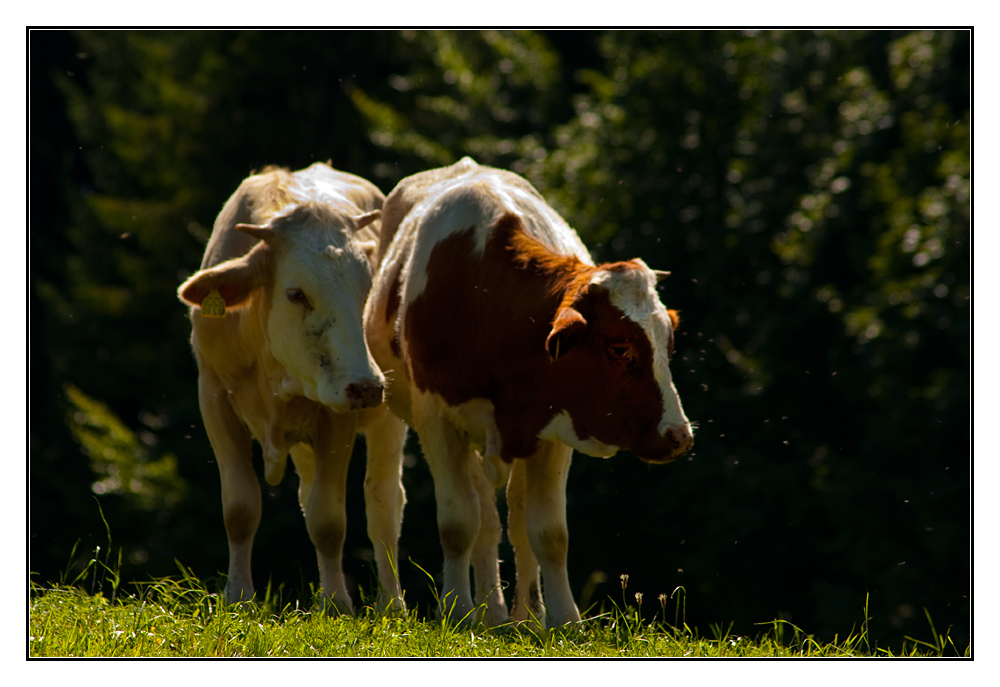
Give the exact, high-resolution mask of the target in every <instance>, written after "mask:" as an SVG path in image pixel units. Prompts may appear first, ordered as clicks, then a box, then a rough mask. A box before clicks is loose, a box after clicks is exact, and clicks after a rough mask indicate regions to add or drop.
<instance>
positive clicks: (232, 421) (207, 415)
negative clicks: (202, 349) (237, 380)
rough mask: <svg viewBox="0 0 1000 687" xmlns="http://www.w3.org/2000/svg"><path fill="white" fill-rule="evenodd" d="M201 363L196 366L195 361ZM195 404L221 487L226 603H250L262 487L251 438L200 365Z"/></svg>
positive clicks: (222, 391)
mask: <svg viewBox="0 0 1000 687" xmlns="http://www.w3.org/2000/svg"><path fill="white" fill-rule="evenodd" d="M199 362H200V361H199ZM199 366H200V367H201V370H200V375H199V377H198V402H199V405H200V406H201V417H202V421H203V422H204V423H205V431H206V432H207V433H208V440H209V442H210V443H211V444H212V450H213V451H214V452H215V462H216V463H217V464H218V466H219V478H220V480H221V482H222V517H223V521H224V522H225V525H226V538H227V539H228V540H229V577H228V579H227V581H226V588H225V590H224V591H223V598H224V599H225V601H226V602H227V603H233V602H235V601H249V600H251V599H252V598H253V595H254V588H253V578H252V575H251V573H250V556H251V552H252V551H253V538H254V535H255V534H256V533H257V527H258V525H260V510H261V501H260V484H259V483H258V482H257V474H256V473H255V472H254V469H253V463H252V462H251V455H252V454H251V452H250V433H249V432H248V431H247V429H246V427H244V426H243V423H242V422H240V419H239V418H238V417H237V415H236V412H235V411H234V410H233V407H232V405H231V404H230V403H229V392H228V391H227V390H226V388H225V387H224V386H223V385H222V382H221V381H220V380H219V378H218V377H217V376H216V375H215V373H214V372H213V371H212V370H211V369H209V368H207V367H205V366H201V365H199Z"/></svg>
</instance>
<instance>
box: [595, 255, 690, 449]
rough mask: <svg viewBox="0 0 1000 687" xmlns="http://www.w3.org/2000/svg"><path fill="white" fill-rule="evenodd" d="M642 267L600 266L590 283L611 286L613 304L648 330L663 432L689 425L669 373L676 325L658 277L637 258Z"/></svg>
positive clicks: (659, 427) (607, 287)
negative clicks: (614, 268)
mask: <svg viewBox="0 0 1000 687" xmlns="http://www.w3.org/2000/svg"><path fill="white" fill-rule="evenodd" d="M635 262H637V263H639V265H640V266H641V268H640V269H639V270H633V269H626V270H622V271H620V272H612V271H609V270H601V271H599V272H597V273H596V274H595V275H594V277H593V279H591V281H590V283H591V284H600V285H601V286H603V287H604V288H606V289H608V291H609V292H610V297H611V304H612V305H613V306H615V307H616V308H618V309H619V310H621V311H622V312H623V313H625V315H626V317H628V318H629V319H630V320H632V321H633V322H635V323H636V324H638V325H639V326H640V327H641V328H642V330H643V331H644V332H645V333H646V336H647V337H648V339H649V344H650V347H651V348H652V350H653V376H654V378H655V379H656V383H657V385H658V386H659V387H660V397H661V400H662V401H663V415H662V417H661V418H660V423H659V426H658V427H657V430H658V431H659V433H660V436H663V435H664V434H665V433H666V431H667V428H668V427H672V426H681V427H688V428H690V424H689V423H688V419H687V417H686V416H685V415H684V409H683V408H682V407H681V400H680V397H679V396H678V395H677V389H676V388H675V387H674V381H673V377H672V375H671V374H670V356H669V350H670V348H669V346H670V335H671V331H672V329H673V326H672V324H671V322H670V316H669V315H667V309H666V308H665V307H664V306H663V303H661V302H660V298H659V296H657V294H656V277H655V275H654V274H653V272H652V270H650V269H649V268H648V267H647V266H646V263H644V262H643V261H642V260H638V259H637V260H635Z"/></svg>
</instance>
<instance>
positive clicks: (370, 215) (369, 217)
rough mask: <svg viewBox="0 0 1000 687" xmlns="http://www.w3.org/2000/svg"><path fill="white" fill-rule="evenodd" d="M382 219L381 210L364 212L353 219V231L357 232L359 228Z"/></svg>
mask: <svg viewBox="0 0 1000 687" xmlns="http://www.w3.org/2000/svg"><path fill="white" fill-rule="evenodd" d="M381 217H382V211H381V210H372V211H371V212H366V213H365V214H363V215H358V216H357V217H355V218H354V230H355V231H357V230H358V229H360V228H361V227H367V226H368V225H369V224H371V223H372V222H374V221H375V220H377V219H380V218H381Z"/></svg>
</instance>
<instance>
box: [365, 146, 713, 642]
mask: <svg viewBox="0 0 1000 687" xmlns="http://www.w3.org/2000/svg"><path fill="white" fill-rule="evenodd" d="M384 211H385V216H384V217H385V219H384V221H383V226H382V236H381V239H380V244H381V245H380V252H381V253H382V254H383V255H384V257H383V259H382V261H381V263H380V267H379V272H378V274H377V275H376V277H375V284H374V286H373V287H372V294H371V296H370V297H369V300H368V305H367V306H366V309H365V330H366V335H367V336H368V343H369V347H370V348H371V351H372V355H373V356H374V357H375V360H376V361H377V362H378V363H379V365H380V366H381V368H382V369H383V370H384V371H385V372H386V378H387V382H388V384H389V387H388V391H387V398H388V402H389V404H390V406H391V407H392V409H393V410H394V412H396V413H397V414H398V415H399V416H400V417H402V418H403V419H404V420H406V422H408V423H409V424H410V425H411V426H412V427H413V428H414V429H415V430H416V431H417V433H418V434H419V436H420V441H421V444H422V446H423V450H424V455H425V456H426V458H427V461H428V464H429V465H430V468H431V473H432V475H433V478H434V488H435V496H436V500H437V519H438V528H439V534H440V538H441V545H442V548H443V551H444V559H445V560H444V591H445V599H446V600H447V601H453V602H454V603H455V610H456V612H457V615H458V616H459V617H461V616H462V615H463V614H465V613H467V612H469V611H470V610H472V609H473V604H472V593H471V589H470V586H469V573H468V570H469V565H470V563H471V564H472V566H473V569H474V572H475V578H476V587H477V590H476V591H477V594H476V600H477V602H480V603H481V602H483V601H485V605H486V612H485V618H484V621H485V622H486V623H488V624H497V623H499V622H503V621H504V620H505V619H506V618H507V610H506V605H505V604H504V600H503V595H502V593H501V592H500V586H499V585H500V580H499V569H498V563H497V546H498V544H499V541H500V521H499V517H498V515H497V510H496V504H495V488H496V487H498V486H499V485H500V484H502V482H503V480H504V479H507V478H508V473H507V470H506V469H504V468H505V466H510V468H509V480H508V483H507V503H508V509H509V516H508V536H509V538H510V541H511V543H512V544H513V545H514V550H515V560H516V568H517V587H516V594H515V601H514V612H513V617H514V619H516V620H525V619H528V618H529V617H530V616H532V615H534V617H535V618H537V619H542V618H544V615H545V610H546V609H545V607H544V606H543V604H542V599H541V593H540V586H539V568H540V571H541V574H542V577H543V578H544V580H545V602H546V604H547V610H548V615H549V617H550V619H551V621H552V622H554V623H555V624H563V623H566V622H571V621H575V620H579V618H580V614H579V611H578V610H577V607H576V604H575V603H574V601H573V597H572V593H571V591H570V587H569V580H568V576H567V572H566V552H567V546H568V532H567V527H566V500H565V486H566V478H567V475H568V470H569V464H570V457H571V455H572V452H573V449H576V450H579V451H581V452H583V453H586V454H589V455H594V456H604V457H607V456H611V455H613V454H614V453H616V452H617V451H618V450H619V449H628V450H631V451H632V452H633V453H635V454H636V455H637V456H639V457H640V458H642V459H643V460H645V461H647V462H653V463H663V462H668V461H671V460H673V459H674V458H676V457H677V456H678V455H680V454H682V453H683V452H684V451H686V450H687V449H688V448H690V446H691V445H692V444H693V437H692V432H691V425H690V423H689V422H688V420H687V418H686V417H685V416H684V411H683V409H682V408H681V403H680V400H679V398H678V396H677V392H676V390H675V389H674V385H673V382H672V380H671V375H670V368H669V362H670V354H671V352H672V347H673V331H674V329H675V328H676V326H677V316H676V313H674V312H673V311H668V310H666V309H665V308H664V306H663V305H662V303H660V300H659V298H658V297H657V294H656V288H655V287H656V281H657V278H658V276H661V275H662V274H663V273H661V274H658V273H656V272H654V271H652V270H650V269H649V268H648V267H647V266H646V265H645V264H644V263H643V262H642V261H641V260H630V261H627V262H616V263H610V264H604V265H598V266H595V265H594V263H593V262H592V261H591V259H590V256H589V254H588V253H587V250H586V248H585V247H584V246H583V244H582V243H581V242H580V239H579V238H578V237H577V235H576V233H575V232H574V231H573V230H572V229H571V228H570V227H569V226H568V225H567V224H566V223H565V222H564V221H563V220H562V218H561V217H559V215H558V214H557V213H556V212H555V211H554V210H553V209H552V208H550V207H549V206H548V205H547V204H546V203H545V201H544V200H543V199H542V197H541V196H540V195H539V194H538V192H537V191H536V190H535V189H534V188H533V187H532V186H531V185H530V184H529V183H528V182H527V181H525V180H524V179H522V178H521V177H519V176H517V175H515V174H512V173H509V172H504V171H500V170H497V169H492V168H489V167H482V166H479V165H478V164H476V163H475V162H474V161H473V160H471V159H469V158H464V159H463V160H461V161H460V162H458V163H456V164H454V165H452V166H451V167H446V168H443V169H438V170H432V171H429V172H424V173H422V174H417V175H415V176H413V177H409V178H407V179H404V180H403V181H402V182H400V184H399V185H398V186H397V187H396V189H394V190H393V192H392V193H391V194H390V195H389V197H388V198H387V200H386V204H385V208H384ZM386 246H388V247H386ZM476 451H478V452H479V453H480V454H481V460H480V457H479V456H477V455H476ZM511 463H512V465H511Z"/></svg>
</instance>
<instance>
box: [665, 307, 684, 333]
mask: <svg viewBox="0 0 1000 687" xmlns="http://www.w3.org/2000/svg"><path fill="white" fill-rule="evenodd" d="M667 315H669V316H670V326H671V327H672V328H673V330H674V331H675V332H676V331H677V328H678V327H680V326H681V316H680V315H679V314H678V313H677V311H676V310H668V311H667Z"/></svg>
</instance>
